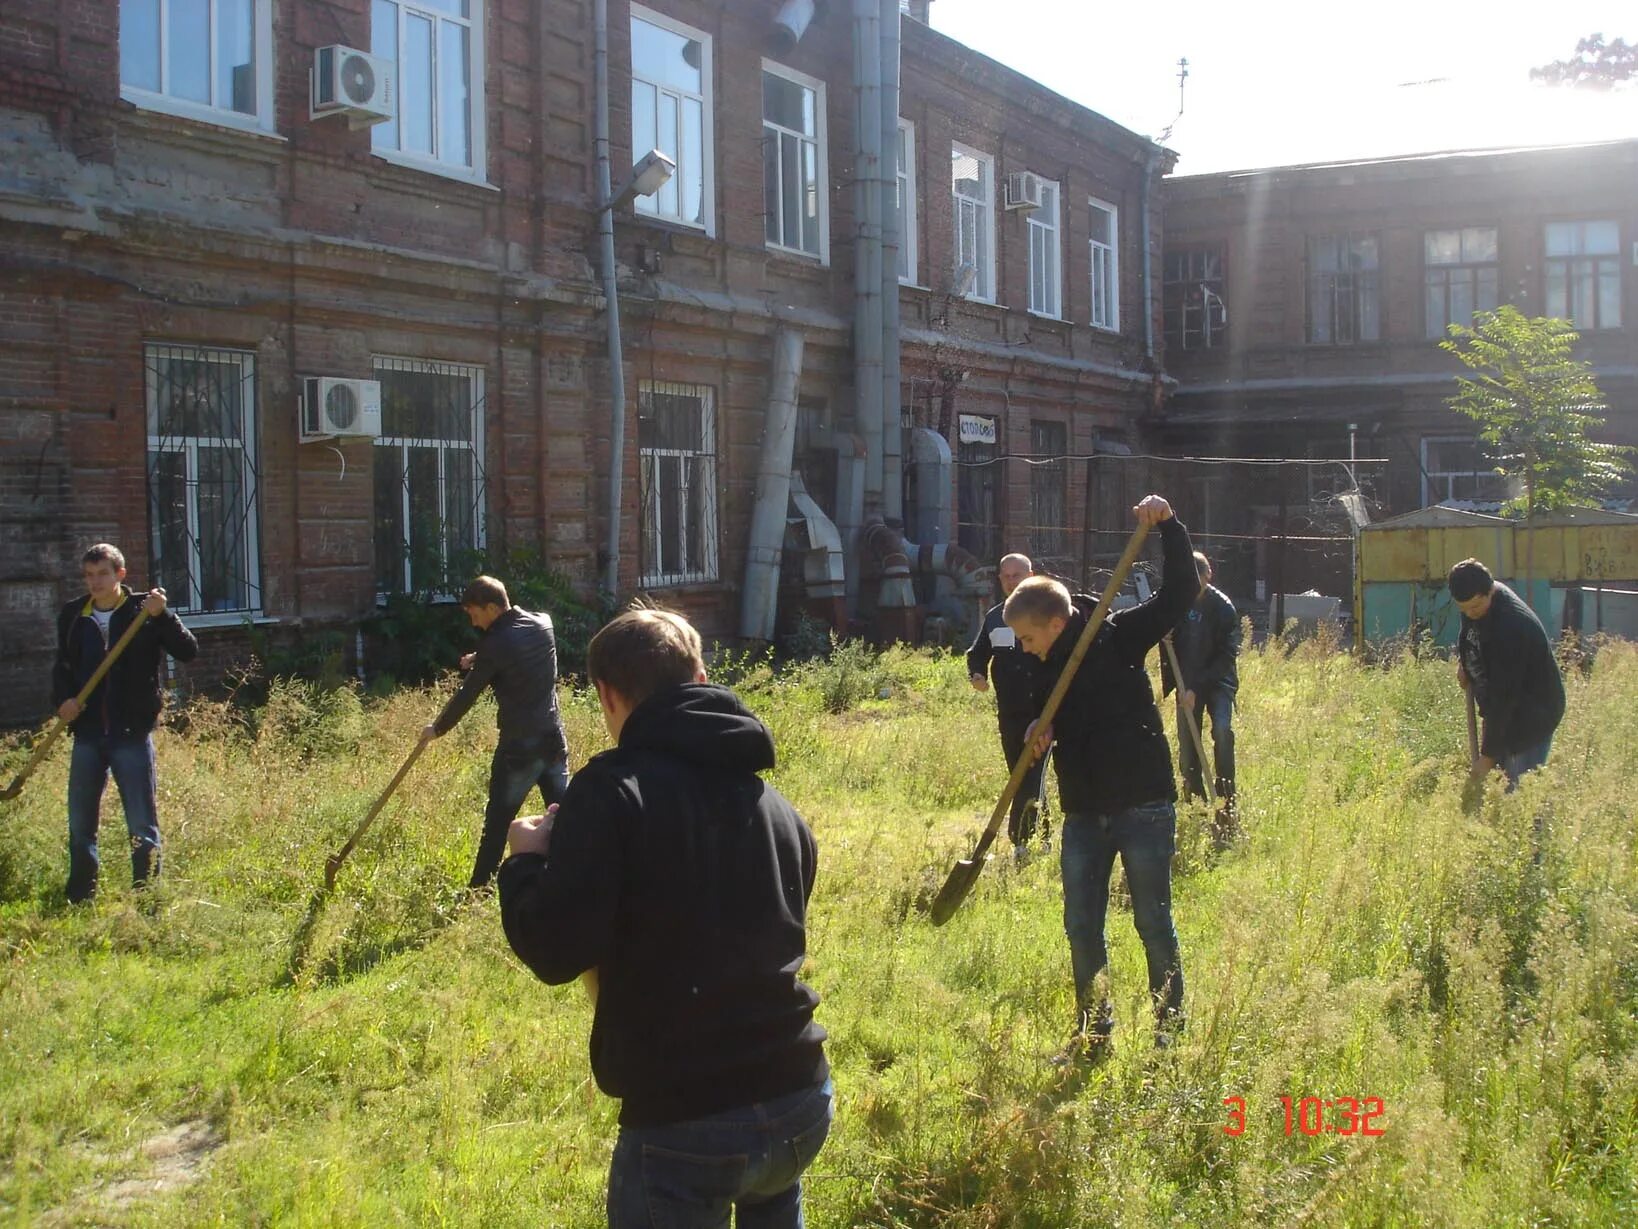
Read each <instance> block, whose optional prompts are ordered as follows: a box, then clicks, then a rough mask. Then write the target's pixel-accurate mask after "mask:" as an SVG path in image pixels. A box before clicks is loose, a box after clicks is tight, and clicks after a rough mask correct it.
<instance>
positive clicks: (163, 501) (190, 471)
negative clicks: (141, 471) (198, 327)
mask: <svg viewBox="0 0 1638 1229" xmlns="http://www.w3.org/2000/svg"><path fill="white" fill-rule="evenodd" d="M143 354H144V366H145V370H146V384H147V402H148V533H149V551H150V556H151V559H152V572H153V574H152V578H151V579H152V582H153V583H154V584H157V585H160V586H162V587H163V588H164V589H165V591H166V594H167V595H168V597H169V599H170V603H171V605H172V606H174V607H175V608H176V609H177V610H178V611H181V612H183V613H186V614H226V613H230V612H231V613H242V614H255V613H257V612H259V611H260V609H261V604H262V586H261V572H260V566H261V563H260V550H259V541H258V537H257V534H258V528H259V527H258V524H257V491H258V486H259V484H258V471H257V448H256V358H255V355H253V354H249V353H247V352H244V351H240V350H218V349H212V348H209V347H204V346H187V345H169V344H164V343H154V344H150V345H148V346H145V347H144V348H143Z"/></svg>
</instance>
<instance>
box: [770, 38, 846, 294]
mask: <svg viewBox="0 0 1638 1229" xmlns="http://www.w3.org/2000/svg"><path fill="white" fill-rule="evenodd" d="M829 173H830V172H829V169H828V167H827V165H826V159H825V83H824V82H823V81H819V80H816V79H815V78H813V77H809V76H806V75H805V74H803V73H799V72H796V71H795V70H794V69H789V68H786V67H785V66H784V65H782V64H775V63H774V62H773V61H772V60H763V61H762V192H763V208H764V211H765V213H766V218H767V225H766V233H767V240H768V246H769V247H771V248H774V249H776V250H778V251H781V252H796V253H798V254H799V255H803V256H816V257H818V258H819V263H820V264H828V263H829V261H830V234H829V230H830V202H829V199H828V197H829V195H830V194H829V192H827V191H826V184H827V183H828V182H829Z"/></svg>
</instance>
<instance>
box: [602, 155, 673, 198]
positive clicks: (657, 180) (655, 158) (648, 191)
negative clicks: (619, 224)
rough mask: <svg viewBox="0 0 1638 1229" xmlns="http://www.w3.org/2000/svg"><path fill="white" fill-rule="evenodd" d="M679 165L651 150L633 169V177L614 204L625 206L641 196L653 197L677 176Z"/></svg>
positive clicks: (617, 194)
mask: <svg viewBox="0 0 1638 1229" xmlns="http://www.w3.org/2000/svg"><path fill="white" fill-rule="evenodd" d="M676 171H677V163H676V161H675V160H674V159H672V158H669V157H667V156H666V155H665V154H662V153H661V152H660V151H659V150H657V149H651V150H649V151H648V153H646V154H644V155H643V156H642V157H641V158H639V159H638V160H637V165H636V166H634V167H632V168H631V177H630V178H629V179H627V180H626V182H625V185H624V186H623V187H622V188H621V189H620V191H619V192H617V193H616V194H615V197H614V201H613V204H615V205H617V206H618V205H624V204H626V203H628V202H629V201H631V200H633V199H634V198H636V197H639V196H652V195H653V194H654V193H656V192H658V191H659V190H660V189H661V188H663V187H665V185H666V184H667V183H668V182H669V181H670V179H671V177H672V175H674V174H676Z"/></svg>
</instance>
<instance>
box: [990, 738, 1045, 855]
mask: <svg viewBox="0 0 1638 1229" xmlns="http://www.w3.org/2000/svg"><path fill="white" fill-rule="evenodd" d="M1029 723H1030V719H1028V718H1026V719H1024V720H1022V721H1014V720H1008V719H1006V718H1002V720H1001V750H1002V751H1004V752H1006V756H1007V771H1008V772H1011V771H1012V766H1013V765H1014V764H1016V763H1017V762H1018V756H1019V755H1020V754H1021V753H1022V752H1023V750H1024V731H1025V730H1027V729H1029ZM1046 764H1047V757H1046V756H1044V755H1043V756H1042V757H1041V758H1040V759H1038V760H1036V761H1035V763H1033V764H1031V765H1030V768H1029V772H1027V773H1025V774H1024V782H1023V784H1022V785H1020V786H1019V787H1018V792H1017V793H1016V794H1014V795H1013V798H1012V811H1011V813H1010V814H1008V816H1007V836H1008V837H1010V838H1011V839H1012V843H1013V844H1014V845H1024V844H1027V843H1028V842H1029V838H1030V837H1032V836H1033V835H1035V826H1036V824H1037V822H1039V820H1040V817H1041V811H1042V809H1043V804H1044V802H1045V799H1044V798H1043V797H1042V793H1041V783H1042V781H1043V779H1044V773H1045V770H1046ZM1031 802H1033V803H1035V804H1036V805H1035V806H1033V807H1032V806H1030V803H1031Z"/></svg>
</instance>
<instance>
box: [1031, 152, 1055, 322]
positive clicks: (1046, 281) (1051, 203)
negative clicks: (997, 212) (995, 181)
mask: <svg viewBox="0 0 1638 1229" xmlns="http://www.w3.org/2000/svg"><path fill="white" fill-rule="evenodd" d="M1025 217H1026V218H1027V222H1026V225H1027V226H1028V227H1029V309H1030V311H1032V312H1034V313H1035V314H1036V315H1038V316H1051V317H1052V318H1053V319H1057V318H1059V317H1060V316H1062V315H1063V314H1064V272H1063V271H1064V258H1063V244H1062V242H1061V240H1060V238H1059V233H1060V232H1059V219H1058V185H1057V184H1055V183H1053V182H1052V180H1050V179H1043V180H1042V181H1041V206H1040V208H1039V209H1031V210H1030V211H1029V213H1028V214H1026V215H1025Z"/></svg>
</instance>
